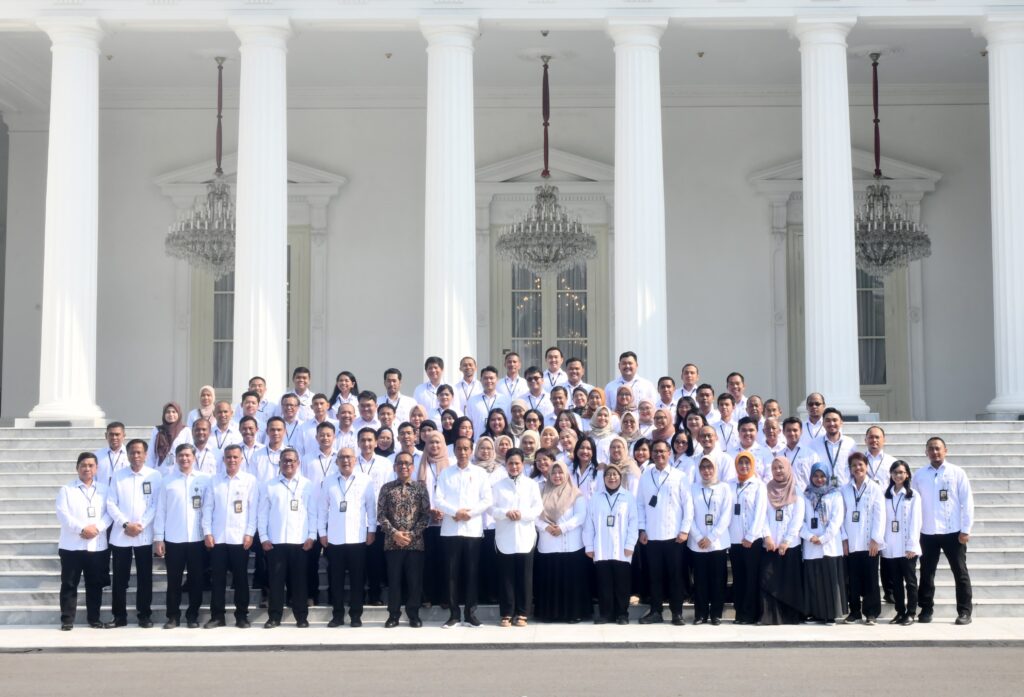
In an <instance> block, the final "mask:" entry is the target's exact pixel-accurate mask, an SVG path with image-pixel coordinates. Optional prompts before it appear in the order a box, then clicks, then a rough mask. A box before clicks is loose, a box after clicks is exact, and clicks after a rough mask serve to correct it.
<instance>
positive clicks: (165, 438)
mask: <svg viewBox="0 0 1024 697" xmlns="http://www.w3.org/2000/svg"><path fill="white" fill-rule="evenodd" d="M161 415H162V418H161V422H160V425H159V426H156V427H154V428H153V433H152V435H150V437H149V450H148V451H146V453H147V454H146V466H147V467H149V468H151V469H155V470H159V471H160V472H161V473H166V472H169V471H171V470H173V469H174V449H175V448H177V447H178V446H179V445H181V444H182V443H191V442H192V429H189V428H186V427H185V420H184V419H183V418H182V416H183V415H182V413H181V407H179V406H178V404H177V402H168V403H167V404H165V405H164V408H163V411H162V412H161Z"/></svg>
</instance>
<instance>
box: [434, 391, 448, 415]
mask: <svg viewBox="0 0 1024 697" xmlns="http://www.w3.org/2000/svg"><path fill="white" fill-rule="evenodd" d="M451 405H452V393H451V392H449V391H448V390H438V391H437V407H438V409H440V410H442V411H444V410H445V409H447V408H448V407H450V406H451Z"/></svg>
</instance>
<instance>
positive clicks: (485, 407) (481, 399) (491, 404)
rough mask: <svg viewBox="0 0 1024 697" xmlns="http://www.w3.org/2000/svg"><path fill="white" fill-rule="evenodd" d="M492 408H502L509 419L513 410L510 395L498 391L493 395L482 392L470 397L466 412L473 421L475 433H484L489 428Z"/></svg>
mask: <svg viewBox="0 0 1024 697" xmlns="http://www.w3.org/2000/svg"><path fill="white" fill-rule="evenodd" d="M492 409H501V410H502V411H503V412H505V414H506V416H505V418H506V419H507V418H508V414H509V412H511V411H512V401H511V400H510V399H509V398H508V395H504V394H498V393H497V392H495V393H494V394H493V395H491V396H487V395H485V394H483V393H480V394H476V395H473V396H472V397H470V398H469V402H467V403H466V408H465V410H464V413H465V414H466V416H468V417H469V420H470V421H472V422H473V433H478V434H482V433H483V432H484V430H485V429H486V428H487V415H488V414H490V413H491V410H492Z"/></svg>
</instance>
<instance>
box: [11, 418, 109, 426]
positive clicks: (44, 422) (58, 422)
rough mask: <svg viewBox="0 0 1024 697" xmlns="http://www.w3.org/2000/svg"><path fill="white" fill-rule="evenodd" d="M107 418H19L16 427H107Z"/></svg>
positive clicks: (16, 420)
mask: <svg viewBox="0 0 1024 697" xmlns="http://www.w3.org/2000/svg"><path fill="white" fill-rule="evenodd" d="M106 426H107V420H106V419H33V418H27V419H22V418H18V419H15V420H14V428H106Z"/></svg>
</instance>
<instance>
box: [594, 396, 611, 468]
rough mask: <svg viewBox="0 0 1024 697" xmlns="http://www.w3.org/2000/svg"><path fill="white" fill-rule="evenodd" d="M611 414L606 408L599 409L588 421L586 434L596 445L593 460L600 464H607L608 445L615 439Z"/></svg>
mask: <svg viewBox="0 0 1024 697" xmlns="http://www.w3.org/2000/svg"><path fill="white" fill-rule="evenodd" d="M611 414H612V412H611V410H609V409H608V407H601V408H600V409H598V410H597V411H596V412H595V413H594V418H592V419H591V420H590V433H589V434H588V435H589V436H590V437H591V438H592V439H593V440H594V443H595V444H596V445H597V450H596V451H595V453H594V458H595V459H596V460H597V461H598V462H600V463H602V464H603V463H605V462H608V444H609V443H611V440H612V438H614V437H615V429H614V428H613V427H612V423H611V418H612V416H611Z"/></svg>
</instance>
